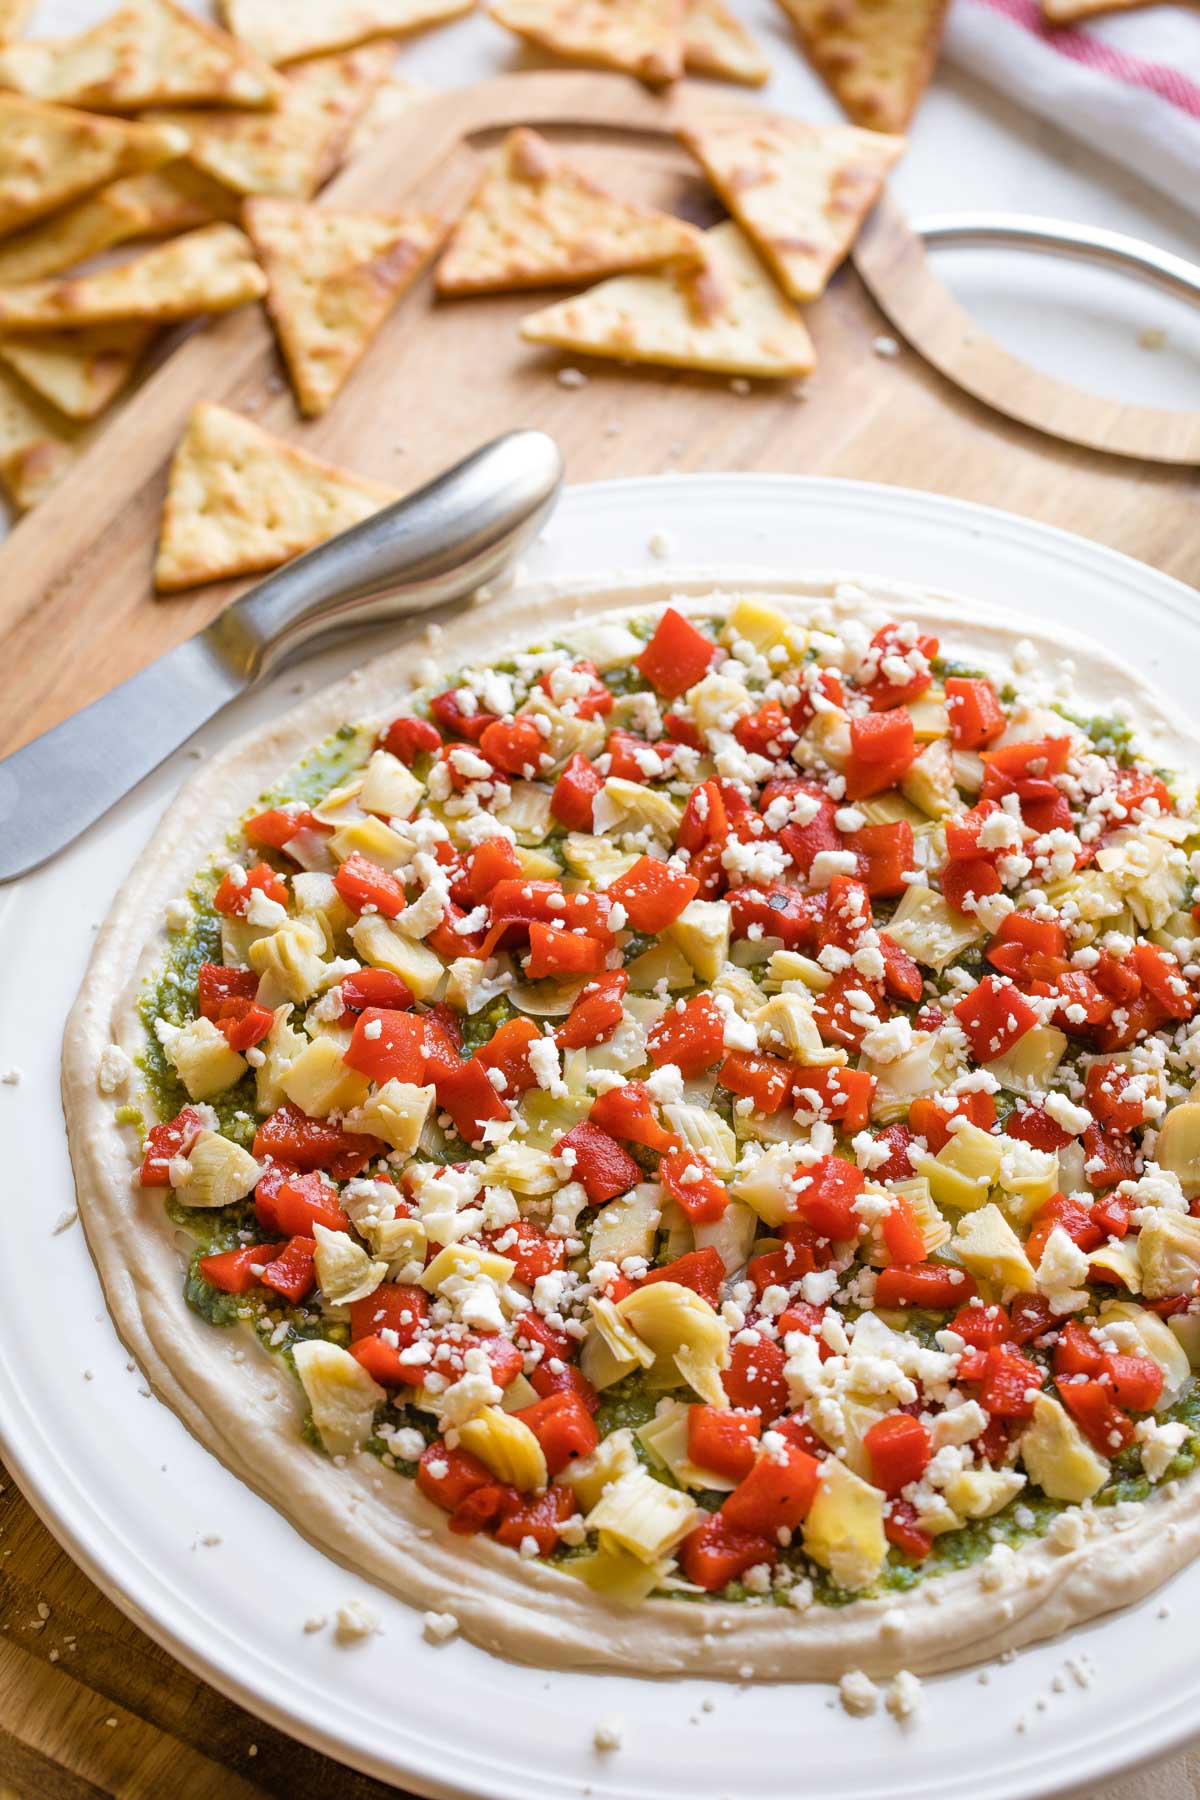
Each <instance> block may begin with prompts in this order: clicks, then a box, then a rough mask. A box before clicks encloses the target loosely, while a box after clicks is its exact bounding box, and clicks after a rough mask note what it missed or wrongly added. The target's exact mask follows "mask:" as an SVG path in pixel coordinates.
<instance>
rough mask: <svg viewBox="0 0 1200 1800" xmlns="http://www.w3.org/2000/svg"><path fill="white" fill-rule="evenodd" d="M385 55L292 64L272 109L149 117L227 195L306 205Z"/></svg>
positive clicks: (388, 62)
mask: <svg viewBox="0 0 1200 1800" xmlns="http://www.w3.org/2000/svg"><path fill="white" fill-rule="evenodd" d="M393 56H394V51H393V49H392V46H391V45H390V44H366V45H364V46H363V48H362V49H361V50H348V51H346V52H345V54H344V55H342V56H322V57H316V58H314V59H313V61H312V62H304V63H297V64H296V65H295V67H294V68H291V69H288V70H287V71H286V74H287V85H286V87H285V89H284V92H283V94H282V96H281V98H280V100H279V102H278V104H277V105H276V107H275V110H274V111H273V112H263V113H247V112H240V113H235V112H215V111H214V112H201V111H196V112H155V113H153V114H152V115H151V116H152V117H153V118H155V119H158V120H159V121H160V122H162V123H164V124H170V125H172V126H173V127H175V128H176V129H177V130H182V131H184V132H185V133H186V134H187V135H186V154H187V157H188V159H189V161H191V162H193V163H195V164H196V166H197V167H198V168H201V169H203V170H204V171H205V172H206V174H208V175H211V176H212V177H213V178H214V180H216V181H220V182H223V183H224V185H225V186H226V187H229V188H232V189H233V190H234V191H235V193H239V194H279V195H281V196H283V197H284V198H285V199H290V200H311V199H312V197H313V195H314V194H315V193H316V191H317V189H318V188H319V187H320V186H321V185H322V184H323V183H324V182H326V181H328V179H329V177H330V176H331V175H332V174H333V172H334V170H335V169H336V168H338V167H339V165H340V163H341V160H342V155H343V152H344V150H345V147H346V144H347V143H348V142H349V139H350V135H351V133H352V132H353V130H354V127H355V126H356V125H357V123H358V121H359V118H360V117H361V115H362V113H363V112H365V110H366V108H367V106H368V105H369V103H370V101H371V98H372V96H373V95H374V93H375V90H376V88H377V87H378V86H379V84H380V82H381V81H383V80H384V78H385V77H386V75H387V73H388V70H389V69H390V68H391V66H392V60H393Z"/></svg>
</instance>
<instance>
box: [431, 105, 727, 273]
mask: <svg viewBox="0 0 1200 1800" xmlns="http://www.w3.org/2000/svg"><path fill="white" fill-rule="evenodd" d="M678 258H682V259H683V260H684V261H685V262H689V263H693V264H698V263H701V262H703V260H704V240H703V238H702V236H701V234H700V232H698V231H697V230H696V229H695V227H694V226H691V225H685V224H684V222H683V220H682V219H673V218H672V217H671V216H670V214H669V213H660V212H651V211H650V210H649V209H648V208H646V207H642V206H633V205H631V204H630V203H629V202H628V201H625V200H618V199H616V198H614V196H613V195H612V194H609V193H606V192H605V190H604V189H603V188H601V187H597V185H596V184H595V182H593V181H589V180H588V178H587V176H586V175H583V174H581V172H580V171H579V170H578V169H576V168H573V167H572V165H571V164H570V163H569V162H566V161H564V160H563V159H562V158H561V157H558V156H556V155H555V154H554V152H553V151H552V150H551V148H550V146H549V144H548V143H547V142H546V140H545V138H542V137H539V136H538V134H537V132H536V131H529V130H528V129H526V128H524V127H522V128H520V129H518V130H516V131H513V132H510V134H509V136H508V138H507V139H506V141H505V143H504V144H503V146H502V147H501V149H500V150H499V151H498V152H497V153H496V155H495V157H494V158H493V159H492V162H491V166H490V167H489V169H488V171H487V173H486V174H485V175H484V177H483V180H482V181H481V182H480V184H479V187H478V188H477V189H476V192H475V195H474V198H473V199H472V201H471V203H470V205H469V206H468V207H467V209H466V211H465V212H464V213H463V215H462V217H461V218H460V219H459V221H458V224H457V226H456V227H455V231H454V237H453V238H452V240H451V243H450V247H449V249H448V250H447V251H446V254H445V256H443V258H442V260H441V262H440V263H439V264H438V272H437V284H438V291H439V292H440V293H443V294H479V293H494V292H497V291H501V290H503V289H505V288H527V287H559V286H562V285H564V284H567V283H570V282H579V281H595V280H598V279H599V278H600V277H601V276H603V275H615V274H618V273H619V272H620V271H622V270H625V269H645V268H654V267H657V266H658V265H659V264H660V263H664V262H673V261H675V260H676V259H678Z"/></svg>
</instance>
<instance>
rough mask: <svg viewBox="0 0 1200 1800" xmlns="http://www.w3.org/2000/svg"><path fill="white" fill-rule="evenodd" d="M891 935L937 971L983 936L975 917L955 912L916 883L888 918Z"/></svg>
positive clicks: (930, 890) (938, 896) (932, 893)
mask: <svg viewBox="0 0 1200 1800" xmlns="http://www.w3.org/2000/svg"><path fill="white" fill-rule="evenodd" d="M887 929H888V936H889V937H890V938H894V939H895V940H896V942H897V943H898V944H899V945H900V948H901V949H902V950H907V951H908V954H909V955H910V956H911V957H914V958H915V959H916V961H917V962H919V963H923V964H924V965H925V967H926V968H927V969H933V970H934V971H935V972H937V973H938V974H940V973H941V971H942V970H943V969H944V968H946V967H947V965H948V964H950V963H952V962H953V961H954V959H955V957H956V956H959V955H960V954H961V953H962V951H964V950H969V949H970V947H971V945H972V944H975V943H978V941H979V939H980V938H981V937H983V936H984V928H983V926H982V925H980V924H979V923H978V922H977V921H976V920H974V919H969V918H967V917H966V916H965V915H964V914H963V913H959V912H955V911H954V910H953V908H952V907H950V906H948V905H947V904H946V902H945V901H944V900H943V899H942V896H941V895H940V894H935V893H934V891H933V889H932V888H928V887H924V886H923V885H922V884H921V883H920V882H913V883H912V885H911V886H909V887H907V888H905V890H904V898H903V899H902V900H901V902H900V904H899V906H898V907H897V908H896V910H895V912H894V913H893V914H892V916H891V918H890V919H889V920H888V928H887Z"/></svg>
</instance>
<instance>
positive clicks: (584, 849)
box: [562, 831, 638, 888]
mask: <svg viewBox="0 0 1200 1800" xmlns="http://www.w3.org/2000/svg"><path fill="white" fill-rule="evenodd" d="M562 853H563V859H564V861H565V862H566V865H567V867H568V869H570V870H571V872H572V874H574V875H580V876H582V877H583V879H584V880H585V881H588V882H590V883H591V885H592V886H593V887H595V888H606V887H608V886H610V884H611V883H612V882H614V881H616V880H618V879H619V878H620V876H622V875H627V874H628V873H629V871H630V869H632V867H633V865H634V863H635V862H637V860H638V858H637V854H636V852H635V851H632V850H618V849H617V847H616V845H615V844H610V843H609V842H608V840H607V838H602V837H593V835H592V834H591V832H586V831H569V832H568V833H567V835H566V837H565V838H564V839H563V842H562Z"/></svg>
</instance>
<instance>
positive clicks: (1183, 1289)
mask: <svg viewBox="0 0 1200 1800" xmlns="http://www.w3.org/2000/svg"><path fill="white" fill-rule="evenodd" d="M1177 1110H1178V1109H1177ZM1167 1116H1168V1118H1170V1117H1172V1116H1173V1115H1171V1114H1168V1115H1167ZM1159 1142H1160V1144H1161V1142H1162V1139H1161V1137H1160V1138H1159ZM1122 1241H1124V1240H1122ZM1137 1254H1138V1263H1139V1267H1140V1270H1141V1289H1142V1292H1143V1293H1144V1294H1145V1295H1146V1297H1147V1299H1150V1300H1167V1299H1172V1298H1174V1297H1175V1296H1177V1295H1179V1294H1190V1293H1191V1291H1192V1289H1193V1288H1194V1286H1195V1284H1196V1281H1197V1279H1198V1278H1200V1219H1194V1218H1192V1216H1191V1214H1190V1213H1175V1212H1166V1211H1155V1212H1152V1213H1151V1214H1150V1216H1149V1218H1148V1219H1147V1220H1146V1222H1145V1224H1144V1225H1143V1226H1142V1229H1141V1230H1140V1231H1139V1233H1138V1236H1137Z"/></svg>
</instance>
